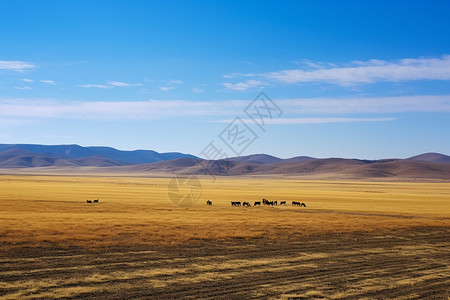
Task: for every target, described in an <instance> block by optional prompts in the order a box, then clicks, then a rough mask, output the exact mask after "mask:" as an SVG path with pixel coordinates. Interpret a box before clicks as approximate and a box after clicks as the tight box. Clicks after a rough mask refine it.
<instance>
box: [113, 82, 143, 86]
mask: <svg viewBox="0 0 450 300" xmlns="http://www.w3.org/2000/svg"><path fill="white" fill-rule="evenodd" d="M107 83H108V84H109V85H112V86H117V87H129V86H142V83H126V82H120V81H107Z"/></svg>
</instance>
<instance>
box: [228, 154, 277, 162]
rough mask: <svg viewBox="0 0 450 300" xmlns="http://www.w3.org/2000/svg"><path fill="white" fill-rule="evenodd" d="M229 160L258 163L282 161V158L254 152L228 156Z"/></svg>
mask: <svg viewBox="0 0 450 300" xmlns="http://www.w3.org/2000/svg"><path fill="white" fill-rule="evenodd" d="M228 160H230V161H237V162H249V163H257V164H270V163H276V162H280V161H282V159H281V158H278V157H275V156H272V155H267V154H252V155H247V156H237V157H231V158H228Z"/></svg>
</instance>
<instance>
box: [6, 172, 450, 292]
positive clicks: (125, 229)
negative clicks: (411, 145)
mask: <svg viewBox="0 0 450 300" xmlns="http://www.w3.org/2000/svg"><path fill="white" fill-rule="evenodd" d="M199 178H200V181H201V185H202V192H201V196H200V199H199V200H198V201H197V202H196V203H195V204H194V205H193V206H192V207H189V208H180V207H177V206H175V205H174V204H173V203H172V202H171V201H170V200H169V199H168V190H167V186H168V183H169V180H170V178H157V177H154V178H150V177H147V178H145V177H118V176H93V175H89V176H75V175H70V176H69V175H68V176H61V175H59V176H57V175H51V176H43V175H42V176H41V175H39V176H25V175H16V176H13V175H2V176H0V298H1V299H50V298H67V299H69V298H82V299H125V298H133V299H134V298H136V299H449V296H450V183H449V182H448V181H447V182H444V181H441V182H437V181H436V182H414V181H410V182H383V181H378V182H376V181H370V182H369V181H367V182H363V181H343V180H342V181H321V180H305V179H301V178H295V177H286V178H269V177H218V178H217V180H216V181H213V180H211V178H210V177H203V178H202V177H199ZM180 193H190V190H189V189H188V188H181V189H180ZM262 198H266V199H269V200H276V201H278V203H280V201H287V204H288V205H287V206H280V205H278V206H273V207H272V206H260V207H254V206H253V204H254V201H261V200H262ZM87 199H91V200H94V199H99V202H98V203H86V200H87ZM207 200H211V201H212V202H213V205H212V206H207V205H206V201H207ZM230 201H241V202H244V201H248V202H250V203H251V204H252V207H232V206H231V204H230ZM292 201H299V202H304V203H305V204H306V207H296V206H295V207H294V206H292V205H291V202H292Z"/></svg>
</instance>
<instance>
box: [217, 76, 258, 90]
mask: <svg viewBox="0 0 450 300" xmlns="http://www.w3.org/2000/svg"><path fill="white" fill-rule="evenodd" d="M222 85H223V86H224V87H226V88H227V89H229V90H233V91H246V90H248V89H251V88H256V87H259V86H262V85H264V84H263V82H262V81H259V80H253V79H250V80H247V81H245V82H238V83H229V82H226V83H222Z"/></svg>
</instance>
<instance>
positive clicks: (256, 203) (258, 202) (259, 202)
mask: <svg viewBox="0 0 450 300" xmlns="http://www.w3.org/2000/svg"><path fill="white" fill-rule="evenodd" d="M256 205H261V201H255V204H253V206H256Z"/></svg>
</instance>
